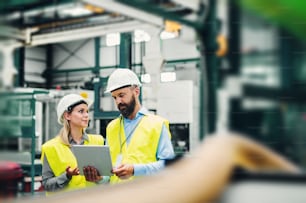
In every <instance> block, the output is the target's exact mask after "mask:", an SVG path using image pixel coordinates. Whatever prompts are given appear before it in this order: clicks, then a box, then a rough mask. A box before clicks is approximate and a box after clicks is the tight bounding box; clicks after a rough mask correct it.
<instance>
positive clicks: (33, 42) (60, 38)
mask: <svg viewBox="0 0 306 203" xmlns="http://www.w3.org/2000/svg"><path fill="white" fill-rule="evenodd" d="M141 27H144V25H143V23H142V22H140V21H137V20H131V21H126V22H117V23H112V24H107V25H101V26H94V27H86V28H81V29H76V30H68V31H62V32H54V33H48V34H37V35H32V36H31V38H30V39H29V42H28V44H27V45H29V46H38V45H44V44H52V43H59V42H67V41H73V40H80V39H86V38H87V39H88V38H94V37H99V36H103V35H106V34H109V33H114V32H119V33H121V32H131V31H134V30H135V29H141Z"/></svg>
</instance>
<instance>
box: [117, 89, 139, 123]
mask: <svg viewBox="0 0 306 203" xmlns="http://www.w3.org/2000/svg"><path fill="white" fill-rule="evenodd" d="M134 89H135V88H134V87H125V88H121V89H118V90H115V91H113V92H112V97H113V98H114V100H115V103H116V105H117V108H118V110H119V111H120V113H121V114H122V116H123V117H125V118H128V117H129V116H130V115H131V114H132V113H133V112H134V109H135V105H136V98H135V94H134Z"/></svg>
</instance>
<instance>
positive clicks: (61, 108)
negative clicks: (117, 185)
mask: <svg viewBox="0 0 306 203" xmlns="http://www.w3.org/2000/svg"><path fill="white" fill-rule="evenodd" d="M91 104H92V102H91V101H90V100H88V99H86V98H84V97H82V96H80V95H78V94H68V95H66V96H64V97H63V98H62V99H61V100H60V101H59V103H58V105H57V118H58V122H59V123H60V124H61V125H63V128H62V129H61V130H60V132H59V134H58V135H57V136H56V137H55V138H53V139H51V140H49V141H47V142H46V143H45V144H43V145H42V154H41V161H42V163H43V164H42V179H43V186H44V188H45V191H46V192H47V193H46V194H50V192H55V191H66V190H73V189H78V188H84V187H87V186H90V185H95V182H98V181H100V180H101V179H102V176H100V175H99V173H98V171H97V170H96V169H95V168H92V167H90V168H89V169H88V168H86V169H84V174H85V176H82V175H79V174H80V171H79V170H80V169H79V168H78V167H77V161H76V158H75V156H74V155H73V153H72V151H71V146H72V145H75V144H78V145H103V144H104V138H103V137H102V136H101V135H92V134H87V133H86V132H85V129H86V127H88V122H89V115H88V109H89V107H90V105H91ZM87 170H90V172H91V173H90V174H91V175H90V176H88V175H87V174H88V171H87Z"/></svg>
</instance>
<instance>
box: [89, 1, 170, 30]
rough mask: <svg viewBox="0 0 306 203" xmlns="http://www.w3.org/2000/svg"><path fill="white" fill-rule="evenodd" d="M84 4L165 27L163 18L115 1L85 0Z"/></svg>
mask: <svg viewBox="0 0 306 203" xmlns="http://www.w3.org/2000/svg"><path fill="white" fill-rule="evenodd" d="M83 2H85V3H89V4H92V5H95V6H98V7H102V8H105V9H106V10H108V11H113V12H115V13H120V14H122V15H125V16H129V17H132V18H134V19H138V20H141V21H143V22H146V23H149V24H151V25H155V26H158V27H163V25H164V20H163V18H162V17H159V16H157V15H153V14H150V13H148V12H146V11H142V10H139V9H137V8H134V7H133V6H129V5H124V4H122V3H120V2H116V1H114V0H83Z"/></svg>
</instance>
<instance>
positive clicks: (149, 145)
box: [105, 68, 174, 183]
mask: <svg viewBox="0 0 306 203" xmlns="http://www.w3.org/2000/svg"><path fill="white" fill-rule="evenodd" d="M140 86H141V83H140V81H139V79H138V77H137V76H136V74H135V73H134V72H133V71H131V70H129V69H122V68H118V69H116V70H115V71H114V72H113V73H112V74H111V75H110V77H109V79H108V83H107V88H106V91H105V92H106V93H111V95H112V97H113V98H114V101H115V104H116V105H117V108H118V110H119V111H120V113H121V114H120V116H119V117H118V118H116V119H114V120H113V121H111V122H110V123H109V124H108V126H107V129H106V136H107V137H106V140H107V144H108V145H109V147H110V152H111V158H112V161H113V164H114V169H113V171H112V172H113V173H114V176H112V177H111V178H110V182H111V183H117V182H121V181H122V180H131V179H133V178H134V177H137V176H143V175H150V174H154V173H156V172H158V171H160V170H161V169H163V168H164V166H165V160H168V159H172V158H174V150H173V146H172V144H171V134H170V130H169V122H168V121H167V120H166V119H164V118H162V117H160V116H157V115H153V114H149V112H148V110H147V109H146V108H145V107H142V105H141V104H140V101H139V95H140Z"/></svg>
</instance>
